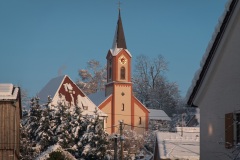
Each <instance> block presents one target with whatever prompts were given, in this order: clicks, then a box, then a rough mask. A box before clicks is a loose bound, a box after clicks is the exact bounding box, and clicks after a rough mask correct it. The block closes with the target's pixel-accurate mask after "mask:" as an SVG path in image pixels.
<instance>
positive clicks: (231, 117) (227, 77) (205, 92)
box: [187, 0, 240, 160]
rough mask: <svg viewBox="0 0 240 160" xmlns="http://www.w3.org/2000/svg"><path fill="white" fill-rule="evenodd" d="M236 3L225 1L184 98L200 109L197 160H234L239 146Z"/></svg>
mask: <svg viewBox="0 0 240 160" xmlns="http://www.w3.org/2000/svg"><path fill="white" fill-rule="evenodd" d="M239 42H240V2H239V0H229V1H228V3H227V5H226V9H225V12H224V14H223V16H222V17H221V18H220V19H219V24H218V25H217V27H216V30H215V32H214V34H213V36H212V40H211V41H210V43H209V46H208V48H207V50H206V53H205V55H204V56H203V60H202V62H201V68H200V69H199V71H197V73H196V75H195V77H194V79H193V83H192V86H191V87H190V89H189V92H188V94H187V103H188V105H191V106H194V107H199V108H200V118H201V124H200V134H201V140H200V154H201V155H200V157H201V159H203V160H205V159H211V160H214V159H216V160H221V159H222V160H227V159H236V158H237V156H238V153H239V149H238V147H236V146H237V144H239V143H240V124H239V122H240V43H239Z"/></svg>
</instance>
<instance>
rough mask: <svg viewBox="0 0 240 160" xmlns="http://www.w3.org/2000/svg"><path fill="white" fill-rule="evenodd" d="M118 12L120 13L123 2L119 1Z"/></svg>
mask: <svg viewBox="0 0 240 160" xmlns="http://www.w3.org/2000/svg"><path fill="white" fill-rule="evenodd" d="M118 10H119V11H120V10H121V2H120V1H118Z"/></svg>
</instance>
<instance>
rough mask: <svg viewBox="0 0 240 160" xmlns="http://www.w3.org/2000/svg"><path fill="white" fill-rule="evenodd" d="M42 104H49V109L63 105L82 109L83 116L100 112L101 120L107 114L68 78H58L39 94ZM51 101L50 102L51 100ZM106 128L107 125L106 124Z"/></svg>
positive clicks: (64, 76)
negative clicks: (96, 111)
mask: <svg viewBox="0 0 240 160" xmlns="http://www.w3.org/2000/svg"><path fill="white" fill-rule="evenodd" d="M38 97H39V98H40V104H41V105H44V104H48V103H49V104H48V106H49V107H54V106H57V105H58V104H63V105H66V106H69V107H80V108H81V109H82V115H89V116H90V115H94V114H95V113H94V112H95V110H96V109H97V110H98V113H99V116H100V117H101V119H105V118H104V117H107V114H105V113H104V112H103V111H101V110H100V109H98V107H97V106H96V105H95V104H94V103H93V102H92V101H91V100H90V99H89V98H88V97H87V95H85V94H84V92H83V91H82V90H81V89H80V88H79V87H78V86H77V85H76V84H75V83H74V82H73V81H72V80H71V79H70V78H69V77H68V76H67V75H63V76H58V77H56V78H53V79H51V80H50V81H49V82H48V83H47V84H46V85H45V86H44V87H43V88H42V90H41V91H40V92H39V93H38ZM48 97H50V98H51V100H50V101H49V98H48ZM104 126H105V124H104Z"/></svg>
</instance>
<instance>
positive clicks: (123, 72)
mask: <svg viewBox="0 0 240 160" xmlns="http://www.w3.org/2000/svg"><path fill="white" fill-rule="evenodd" d="M120 73H121V79H125V67H121V72H120Z"/></svg>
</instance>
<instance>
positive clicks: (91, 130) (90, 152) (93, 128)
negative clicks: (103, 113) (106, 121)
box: [79, 110, 108, 160]
mask: <svg viewBox="0 0 240 160" xmlns="http://www.w3.org/2000/svg"><path fill="white" fill-rule="evenodd" d="M80 143H81V146H80V148H81V149H80V150H79V151H80V154H81V156H80V157H81V159H86V160H90V159H92V160H94V159H104V158H105V155H106V150H107V145H108V134H107V133H106V132H105V131H104V128H103V125H102V120H101V119H100V118H99V115H98V112H97V110H95V115H94V116H93V118H92V119H90V121H89V124H88V126H87V130H86V132H85V133H84V135H83V136H82V138H81V139H80Z"/></svg>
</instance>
